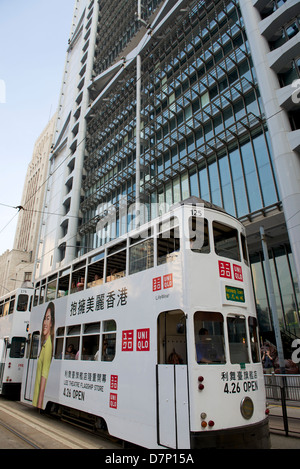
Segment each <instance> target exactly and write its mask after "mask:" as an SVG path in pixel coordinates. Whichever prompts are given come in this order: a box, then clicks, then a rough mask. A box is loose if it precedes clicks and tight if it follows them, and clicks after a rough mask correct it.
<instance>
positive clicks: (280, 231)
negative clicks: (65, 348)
mask: <svg viewBox="0 0 300 469" xmlns="http://www.w3.org/2000/svg"><path fill="white" fill-rule="evenodd" d="M299 16H300V1H299V0H286V1H283V0H273V1H269V0H242V1H233V0H215V1H211V0H193V1H187V0H177V1H176V0H165V1H163V0H141V1H138V0H128V1H126V2H122V1H121V2H120V1H119V0H118V1H117V0H110V1H108V0H101V1H99V2H98V1H96V0H76V2H75V10H74V17H73V23H72V30H71V34H70V39H69V44H68V50H67V58H66V66H65V71H64V77H63V84H62V92H61V101H60V107H59V110H58V112H59V114H58V121H57V128H56V136H55V143H54V149H53V152H52V155H51V167H50V175H49V180H48V190H47V197H46V205H47V208H48V215H47V216H45V217H44V220H43V225H42V230H41V239H40V250H39V253H38V256H37V267H36V272H37V277H38V276H41V275H44V274H47V273H50V272H52V271H53V270H55V269H56V268H57V267H59V266H63V265H66V264H67V263H68V262H69V261H71V260H72V259H74V258H77V257H79V256H80V255H82V254H83V253H85V252H89V251H91V250H93V249H95V248H97V247H99V246H100V245H101V243H103V242H105V238H104V237H103V236H101V233H99V221H101V218H102V217H103V216H105V215H106V214H107V213H109V212H110V211H114V213H116V223H115V224H114V226H113V227H112V228H113V233H111V234H110V235H112V236H119V235H120V234H122V232H124V231H126V230H127V228H128V223H130V221H131V220H130V219H129V217H125V216H124V213H123V209H122V203H123V201H124V199H125V200H126V202H127V204H130V203H134V202H136V203H137V204H140V203H143V207H146V211H145V212H146V215H145V216H146V218H149V219H150V218H153V217H155V216H156V215H157V212H156V208H157V203H160V204H167V205H169V206H170V205H172V204H174V203H176V202H178V201H181V200H184V199H186V198H188V197H190V196H197V197H200V198H202V199H204V200H207V201H210V202H212V203H214V204H216V205H219V206H221V207H223V208H224V209H225V210H226V211H227V212H229V213H230V214H232V215H234V216H236V217H238V218H239V219H240V220H241V221H243V222H244V224H245V226H246V228H247V233H248V247H249V252H250V258H251V264H252V271H253V279H254V284H255V294H256V301H257V308H258V313H259V320H260V327H261V332H262V333H265V334H267V333H269V332H270V331H272V319H271V309H272V308H273V311H274V309H275V310H276V314H277V315H278V317H279V322H280V325H281V327H282V329H283V330H285V331H286V332H287V333H289V334H290V337H292V336H293V334H299V302H300V295H299V283H300V230H299V227H300V210H299V207H300V191H299V188H300V162H299V151H300V120H299V101H300V94H299V89H300V86H299V80H300V41H299V37H300V32H299ZM138 207H139V205H138ZM154 208H155V209H154ZM262 240H263V241H264V242H265V241H266V243H267V246H268V250H269V258H270V261H269V262H270V267H271V275H270V276H268V275H267V272H266V269H265V267H266V259H264V256H263V250H262ZM272 291H274V294H271V293H272Z"/></svg>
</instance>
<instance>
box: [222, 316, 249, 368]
mask: <svg viewBox="0 0 300 469" xmlns="http://www.w3.org/2000/svg"><path fill="white" fill-rule="evenodd" d="M227 327H228V337H229V351H230V361H231V363H249V354H248V344H247V333H246V320H245V318H244V317H241V316H234V317H231V316H230V317H228V318H227Z"/></svg>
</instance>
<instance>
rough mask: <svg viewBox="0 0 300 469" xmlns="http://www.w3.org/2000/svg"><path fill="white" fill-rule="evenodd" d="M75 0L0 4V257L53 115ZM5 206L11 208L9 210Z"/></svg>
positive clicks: (10, 244)
mask: <svg viewBox="0 0 300 469" xmlns="http://www.w3.org/2000/svg"><path fill="white" fill-rule="evenodd" d="M74 5H75V0H0V163H1V165H0V168H1V169H0V255H1V254H3V253H4V252H5V251H6V250H7V249H12V247H13V241H14V236H15V231H16V225H17V219H18V217H17V214H18V210H16V209H15V208H11V207H17V206H18V205H20V204H21V199H22V192H23V186H24V181H25V176H26V171H27V167H28V165H29V163H30V161H31V158H32V154H33V149H34V144H35V142H36V140H37V139H38V137H39V136H40V134H41V133H42V131H43V130H44V128H45V127H46V125H47V123H48V122H49V120H50V118H51V117H52V116H53V115H54V113H55V112H56V110H57V105H58V100H59V94H60V89H61V83H62V78H63V72H64V66H65V59H66V52H67V47H68V38H69V36H70V31H71V26H72V18H73V11H74ZM6 205H8V206H9V207H7V206H6Z"/></svg>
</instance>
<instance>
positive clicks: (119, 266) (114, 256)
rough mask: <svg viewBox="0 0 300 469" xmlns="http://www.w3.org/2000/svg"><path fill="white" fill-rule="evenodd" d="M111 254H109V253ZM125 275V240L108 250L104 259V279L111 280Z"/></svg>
mask: <svg viewBox="0 0 300 469" xmlns="http://www.w3.org/2000/svg"><path fill="white" fill-rule="evenodd" d="M110 254H111V255H110ZM125 275H126V241H124V242H122V243H119V244H117V245H115V246H113V247H111V248H109V250H108V257H107V260H106V281H107V282H112V281H113V280H116V279H118V278H122V277H125Z"/></svg>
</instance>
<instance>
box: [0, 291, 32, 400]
mask: <svg viewBox="0 0 300 469" xmlns="http://www.w3.org/2000/svg"><path fill="white" fill-rule="evenodd" d="M32 295H33V289H30V288H18V289H16V290H14V291H12V292H10V293H8V294H7V295H4V296H2V297H1V298H0V394H2V395H6V396H16V397H18V396H19V395H20V390H21V382H22V375H23V369H24V361H25V355H24V354H25V345H26V340H27V336H28V328H29V320H30V308H31V304H32Z"/></svg>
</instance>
